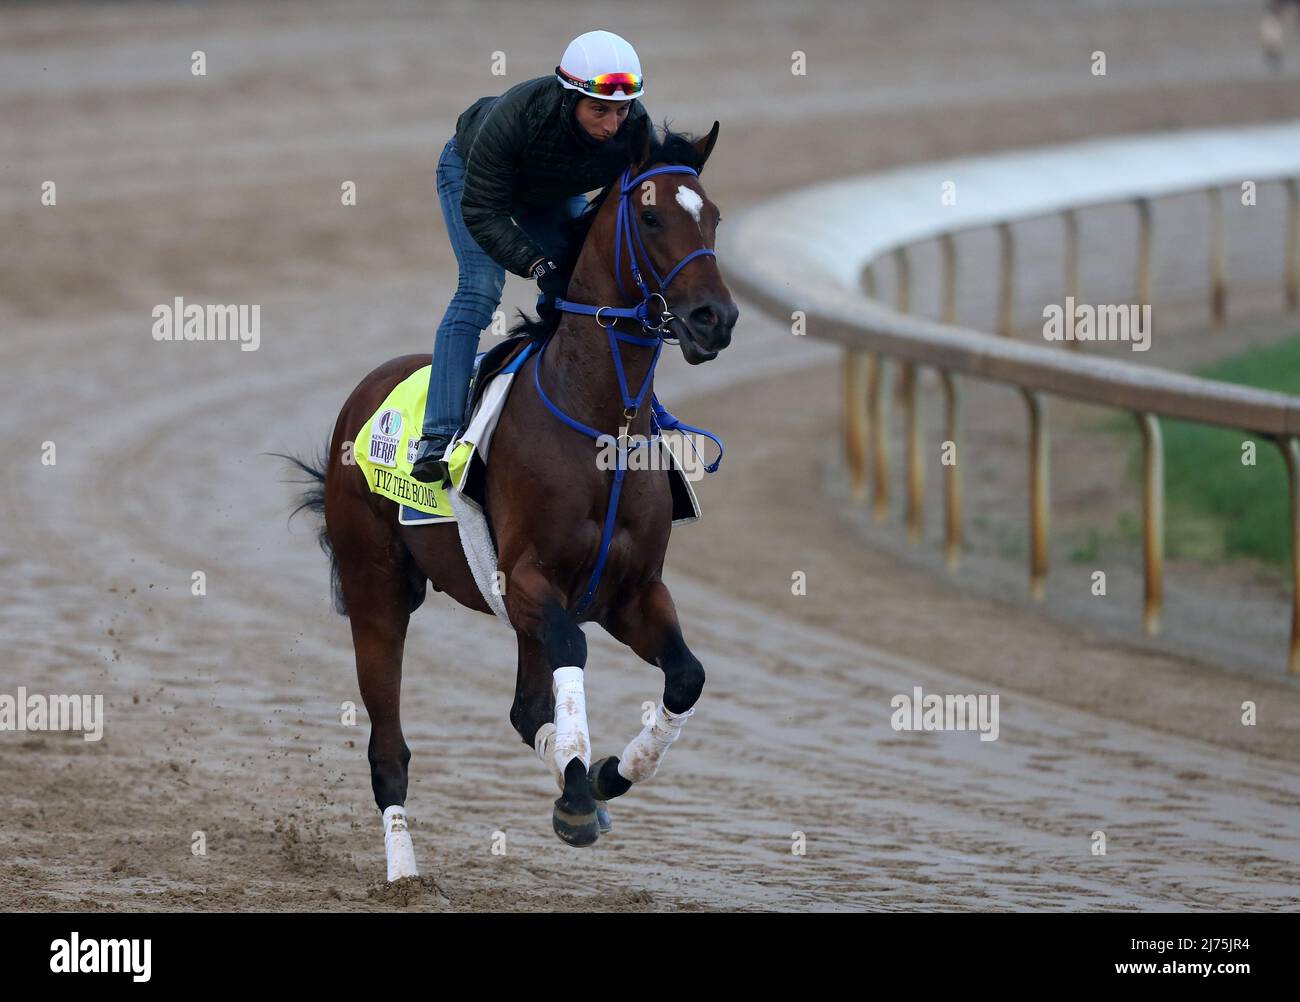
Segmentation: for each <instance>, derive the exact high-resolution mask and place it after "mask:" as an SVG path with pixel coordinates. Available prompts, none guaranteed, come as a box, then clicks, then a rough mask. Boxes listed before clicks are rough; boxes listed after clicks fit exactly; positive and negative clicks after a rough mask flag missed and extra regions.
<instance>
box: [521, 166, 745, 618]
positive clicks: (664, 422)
mask: <svg viewBox="0 0 1300 1002" xmlns="http://www.w3.org/2000/svg"><path fill="white" fill-rule="evenodd" d="M631 173H632V168H631V167H628V168H627V169H626V170H625V171H624V172H623V177H622V179H621V181H620V190H621V195H620V198H619V205H618V218H617V222H616V224H615V230H614V277H615V280H616V281H617V282H618V288H619V291H620V292H621V293H623V295H624V296H626V295H627V290H626V289H625V288H624V286H623V275H622V261H623V259H622V250H623V244H624V242H626V243H627V250H628V262H629V264H630V266H631V269H632V277H633V279H635V280H636V284H637V287H638V288H639V289H640V290H641V295H642V297H643V298H642V300H641V302H640V303H638V304H637V305H636V306H628V307H614V306H589V305H587V304H586V303H575V302H572V301H570V300H567V299H560V298H558V297H557V298H556V300H555V305H556V308H557V309H559V310H562V311H563V312H565V313H580V314H583V315H585V316H591V317H595V318H596V323H597V324H599V325H600V326H601V327H602V328H604V330H605V334H606V336H607V337H608V339H609V350H610V354H611V355H612V356H613V357H614V371H615V373H617V375H618V387H619V392H620V394H621V395H622V398H623V416H624V417H625V418H626V419H627V420H628V421H631V420H632V419H633V418H635V417H636V415H637V412H638V410H639V409H640V407H641V404H642V403H643V402H644V400H645V396H646V392H647V391H648V390H649V389H650V383H651V382H652V381H653V379H654V371H655V366H656V365H657V364H658V363H659V355H660V353H661V352H662V351H663V346H664V336H663V331H664V330H665V329H667V326H668V323H669V321H671V320H673V319H676V318H675V317H673V315H672V313H670V312H669V310H668V300H667V299H665V298H664V295H663V293H664V291H665V290H666V289H667V288H668V283H669V282H671V281H672V280H673V279H674V278H675V277H677V273H678V272H679V271H681V270H682V268H684V267H685V266H686V265H687V264H689V263H690V262H691V261H694V260H695V259H696V258H697V257H701V256H703V255H709V256H712V257H716V256H717V255H716V254H715V253H714V251H713V250H712V249H710V248H708V247H700V248H699V249H697V250H694V251H692V252H691V253H690V254H687V255H686V257H684V258H682V259H681V260H680V261H678V262H677V264H676V265H675V266H674V267H673V269H672V270H671V271H670V272H668V276H667V277H666V278H661V277H660V276H659V272H658V270H657V269H656V268H655V266H654V261H652V260H651V258H650V255H649V254H648V253H647V252H646V249H645V244H644V243H643V242H642V240H641V230H640V228H639V227H638V226H637V222H636V216H635V215H634V214H633V213H632V210H631V206H630V202H631V198H630V196H631V193H632V192H633V191H634V190H635V189H636V187H637V186H638V185H640V184H641V182H643V181H645V180H646V179H647V178H650V177H654V176H655V175H656V174H690V175H692V176H694V177H698V176H699V175H698V172H697V171H695V170H694V169H693V168H691V167H687V166H685V165H682V164H673V165H668V166H664V167H655V168H654V169H652V170H648V171H645V172H644V173H642V174H639V175H637V176H636V177H634V178H630V179H629V175H630V174H631ZM638 252H639V253H640V257H641V258H642V259H644V261H645V264H646V267H647V268H649V270H650V274H651V275H652V276H654V280H655V282H656V283H658V286H659V288H658V290H657V291H654V292H651V291H650V289H649V288H648V287H647V286H646V283H645V281H644V280H643V279H642V277H641V269H640V267H639V264H638ZM656 298H657V299H658V300H659V303H660V309H659V317H658V319H657V320H656V321H652V320H651V319H650V303H651V301H652V300H653V299H656ZM602 315H604V316H609V317H612V318H614V319H612V320H610V322H609V323H602V322H601V317H602ZM618 319H628V320H636V321H637V322H638V323H640V324H641V327H642V329H643V330H646V331H654V332H656V333H655V336H653V337H638V336H636V335H634V334H625V333H623V332H622V331H618V330H615V329H614V324H615V323H616V322H617V320H618ZM552 336H554V335H552ZM619 342H625V343H627V344H634V345H637V346H639V347H643V348H649V347H652V346H653V347H654V357H653V358H651V359H650V368H649V369H648V370H647V371H646V375H645V379H643V380H642V381H641V387H640V389H638V390H637V392H636V394H635V396H634V395H633V394H632V392H631V390H630V389H629V387H628V385H627V374H626V373H625V371H624V369H623V355H622V352H621V350H620V348H619ZM550 343H551V342H550V338H549V337H548V338H547V339H546V342H545V343H544V344H543V345H542V347H541V350H540V351H538V352H537V355H536V356H535V358H534V360H533V386H534V387H535V388H536V390H537V396H538V397H539V398H540V399H541V401H542V403H544V404H545V405H546V406H547V408H549V410H550V412H551V413H552V414H554V415H555V416H556V417H557V418H559V419H560V421H562V422H563V423H564V424H566V425H568V426H569V427H570V428H572V429H574V430H575V431H580V432H582V433H583V434H584V435H586V436H587V437H588V438H592V439H595V440H596V441H597V442H598V443H599V442H600V440H601V439H602V438H608V437H610V436H608V435H606V434H604V433H602V432H600V431H597V430H596V429H595V428H593V427H591V426H590V425H588V424H584V423H583V422H581V421H578V420H577V419H576V418H572V417H570V416H569V415H568V414H565V413H564V411H562V410H560V408H558V407H556V406H555V404H554V403H553V402H552V401H551V398H550V397H548V396H547V395H546V391H545V390H543V389H542V380H541V375H540V373H541V368H542V355H543V353H545V351H546V347H547V345H549V344H550ZM676 430H683V431H689V432H694V433H696V434H699V435H703V436H705V437H706V438H709V439H712V441H713V442H714V443H715V444H716V445H717V447H718V458H717V459H715V460H714V461H713V462H712V463H709V464H708V465H706V466H705V467H704V470H705V472H706V473H713V472H715V471H716V470H717V468H718V465H719V464H720V463H721V462H722V453H723V445H722V440H721V439H720V438H718V436H716V435H714V434H713V433H712V432H711V431H708V430H706V429H704V428H697V427H695V426H694V425H689V424H686V423H685V422H683V421H681V420H679V419H678V418H676V417H674V416H673V415H672V414H669V413H668V411H667V410H666V409H665V408H664V407H663V405H662V404H660V403H659V399H658V398H657V397H656V396H655V395H654V394H653V393H651V394H650V437H649V438H648V439H646V440H645V441H643V442H634V443H633V444H632V447H633V448H643V447H648V446H651V445H657V444H659V442H660V441H661V438H662V436H661V435H660V432H663V431H676ZM616 441H617V444H618V463H617V466H616V467H615V470H614V483H613V485H612V487H611V488H610V495H609V505H608V507H607V509H606V511H605V524H604V527H603V528H602V530H601V535H600V551H599V552H598V553H597V555H596V566H595V567H594V568H593V569H592V572H591V580H590V581H589V582H588V583H587V589H586V591H585V592H583V595H582V598H581V599H579V601H578V604H577V605H576V606H575V607H574V609H573V613H574V615H575V616H576V615H580V614H581V613H582V612H583V611H584V610H585V609H586V608H587V606H588V605H589V604H590V603H591V600H592V598H593V597H594V596H595V594H596V588H597V586H598V585H599V584H600V577H601V574H602V573H603V572H604V570H605V561H606V558H607V557H608V556H609V544H610V541H611V540H612V539H613V537H614V519H615V516H616V515H617V513H618V502H619V498H620V497H621V495H622V493H623V475H624V473H625V472H626V470H627V449H628V446H627V444H626V443H627V441H628V439H627V438H625V437H624V436H619V437H618V438H617V439H616ZM686 441H687V443H688V444H689V445H690V446H691V449H692V450H693V451H694V452H695V455H696V457H697V458H701V457H700V454H699V450H698V449H696V448H695V443H694V442H692V441H691V440H690V439H689V438H688V439H686Z"/></svg>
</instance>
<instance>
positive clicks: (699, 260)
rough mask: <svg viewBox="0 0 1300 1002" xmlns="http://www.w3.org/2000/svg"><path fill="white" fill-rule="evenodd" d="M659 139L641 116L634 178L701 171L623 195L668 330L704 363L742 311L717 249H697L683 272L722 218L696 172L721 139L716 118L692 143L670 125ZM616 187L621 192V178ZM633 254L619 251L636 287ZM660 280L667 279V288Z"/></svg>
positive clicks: (626, 280)
mask: <svg viewBox="0 0 1300 1002" xmlns="http://www.w3.org/2000/svg"><path fill="white" fill-rule="evenodd" d="M653 139H654V132H653V128H652V127H651V126H650V124H649V121H648V120H643V125H642V128H641V131H640V132H639V133H637V134H634V135H633V136H632V137H631V149H632V151H633V166H632V170H631V174H630V175H629V177H631V178H636V177H638V176H640V175H641V174H644V173H645V172H646V171H649V170H653V169H654V168H656V167H661V166H667V165H681V166H685V167H690V168H692V169H693V170H694V172H695V173H694V174H692V173H660V174H655V175H653V176H652V177H648V178H645V179H644V180H642V181H641V182H640V183H638V184H636V185H635V186H634V187H633V188H632V190H630V191H629V192H628V193H627V194H626V195H624V196H623V197H624V199H626V201H627V212H628V218H629V220H630V221H631V222H632V223H633V224H634V225H633V227H632V235H633V241H632V243H633V245H634V246H635V247H636V256H637V260H638V262H639V265H640V269H641V277H642V279H643V281H644V282H645V283H646V286H647V287H648V288H649V290H650V292H652V293H653V292H659V293H660V294H661V295H662V296H663V297H664V300H665V301H666V302H667V303H668V309H669V312H670V313H671V314H672V316H673V319H672V320H671V321H670V322H669V324H668V328H667V329H668V330H670V331H671V332H672V335H673V336H674V337H676V338H678V340H679V341H680V343H681V349H682V355H683V356H684V357H685V358H686V361H687V362H689V363H691V364H692V365H698V364H699V363H701V362H707V361H709V360H710V359H712V358H714V357H716V356H717V354H718V352H720V351H721V350H722V349H723V348H725V347H727V345H728V344H730V343H731V329H732V327H734V326H735V324H736V318H737V316H739V314H740V310H739V309H738V308H737V307H736V303H735V301H734V300H733V299H732V298H731V291H730V290H729V289H728V288H727V283H726V282H724V281H723V280H722V273H721V272H720V271H719V270H718V262H717V258H716V257H714V255H713V254H712V253H708V254H699V255H697V256H695V257H693V258H691V260H690V261H688V262H687V263H686V264H685V265H683V266H682V267H681V269H680V270H677V267H678V265H679V264H681V262H683V261H685V260H686V259H687V258H688V257H691V255H692V254H693V253H694V252H695V251H698V250H701V249H702V248H707V249H708V250H709V251H712V249H713V244H714V237H715V234H716V231H717V226H718V222H719V220H720V219H721V218H722V217H721V214H720V213H719V212H718V207H717V206H716V205H714V204H713V202H711V201H710V200H709V196H708V195H707V194H706V193H705V191H704V186H703V185H702V184H700V179H699V177H698V176H697V175H698V174H699V173H700V172H702V171H703V169H704V163H705V161H706V160H708V159H709V154H710V153H712V152H713V146H714V144H715V143H716V142H717V141H718V123H717V122H714V123H713V128H712V129H711V130H710V132H709V134H708V135H707V136H705V137H704V138H703V139H699V140H696V141H694V142H692V141H691V140H690V139H688V138H687V137H686V136H683V135H680V134H678V133H674V132H668V131H667V130H665V138H664V141H663V142H662V143H654V142H653ZM612 193H613V194H615V195H617V194H618V185H617V184H616V185H615V187H614V190H613V192H612ZM613 200H615V201H616V200H617V199H613ZM627 258H628V255H627V254H626V253H624V254H623V255H622V256H621V260H620V262H619V269H620V272H619V276H618V277H619V282H620V285H621V286H623V287H624V288H627V289H630V290H633V291H635V290H637V285H636V282H635V277H634V275H633V273H632V270H631V267H632V262H630V261H628V260H627ZM611 263H612V262H611ZM661 280H662V281H663V282H664V283H666V284H665V285H663V286H661V284H660V281H661ZM637 298H639V297H637ZM656 305H658V301H657V300H656Z"/></svg>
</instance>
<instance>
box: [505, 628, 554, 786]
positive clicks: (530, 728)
mask: <svg viewBox="0 0 1300 1002" xmlns="http://www.w3.org/2000/svg"><path fill="white" fill-rule="evenodd" d="M517 636H518V640H519V670H518V672H517V673H516V675H515V701H514V703H513V704H512V705H511V707H510V723H511V725H512V726H513V727H514V729H515V730H516V731H518V732H519V736H520V737H521V738H523V741H524V744H526V745H528V746H529V747H530V748H532V749H534V750H535V751H536V752H537V757H538V758H540V759H541V760H542V762H543V764H545V765H546V766H547V768H549V769H550V770H551V774H552V775H553V776H554V777H555V784H556V786H558V787H559V788H560V789H561V790H563V789H564V771H563V770H562V769H561V768H560V766H559V764H558V763H557V762H556V760H555V679H554V676H553V675H552V672H551V668H550V666H549V665H548V664H547V662H546V653H545V650H544V649H543V647H542V642H541V641H540V640H537V639H536V638H534V637H530V636H528V635H527V634H525V633H519V634H518V635H517Z"/></svg>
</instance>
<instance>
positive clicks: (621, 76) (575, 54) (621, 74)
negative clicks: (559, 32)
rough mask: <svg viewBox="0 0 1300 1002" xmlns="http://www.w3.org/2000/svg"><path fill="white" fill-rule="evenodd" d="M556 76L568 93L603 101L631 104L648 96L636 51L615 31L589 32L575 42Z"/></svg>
mask: <svg viewBox="0 0 1300 1002" xmlns="http://www.w3.org/2000/svg"><path fill="white" fill-rule="evenodd" d="M555 76H556V78H557V79H558V80H559V81H560V84H561V86H563V87H565V88H567V89H568V90H576V91H578V92H579V93H582V94H585V95H586V96H587V97H594V98H599V99H600V100H602V101H631V100H632V99H633V98H638V97H640V96H641V95H642V94H644V93H645V81H644V79H643V78H642V76H641V60H640V59H638V58H637V54H636V49H634V48H632V46H631V44H630V43H629V42H628V41H627V39H625V38H623V37H621V36H619V35H615V34H614V33H613V32H612V31H588V32H584V33H583V34H581V35H579V36H578V37H577V38H575V39H574V40H573V41H572V42H570V43H569V47H568V48H567V49H565V50H564V58H563V59H561V60H560V65H559V66H557V67H555Z"/></svg>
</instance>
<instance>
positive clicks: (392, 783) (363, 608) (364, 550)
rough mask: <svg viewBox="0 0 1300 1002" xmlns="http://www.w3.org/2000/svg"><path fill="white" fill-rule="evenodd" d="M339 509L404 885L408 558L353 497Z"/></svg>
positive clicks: (366, 696)
mask: <svg viewBox="0 0 1300 1002" xmlns="http://www.w3.org/2000/svg"><path fill="white" fill-rule="evenodd" d="M340 504H341V506H342V507H343V509H344V510H343V511H342V512H340V511H338V510H337V509H327V518H328V519H329V522H330V523H331V524H332V527H335V526H339V525H341V524H342V522H343V521H344V520H346V525H347V529H346V531H343V532H331V537H332V538H333V540H334V552H335V555H336V557H337V559H338V567H339V577H340V581H341V583H342V586H343V595H344V598H345V600H346V602H347V610H348V618H349V619H350V620H351V623H352V646H353V649H354V651H355V653H356V661H357V682H358V684H359V686H360V689H361V699H362V701H363V702H364V703H365V705H366V712H367V713H368V714H369V716H370V745H369V757H370V784H371V786H372V787H373V788H374V791H375V803H376V804H377V805H378V807H379V809H380V810H381V811H382V812H383V818H384V850H385V855H386V856H387V858H388V879H389V880H398V879H400V878H402V877H414V876H416V875H417V870H416V866H415V851H414V848H413V846H412V845H411V836H410V833H409V832H408V831H407V823H406V810H405V806H404V805H405V804H406V778H407V764H408V763H409V762H410V760H411V751H410V749H409V748H408V747H407V746H406V740H405V739H404V738H403V737H402V721H401V716H400V712H399V711H400V705H401V698H400V697H401V685H402V651H403V649H404V647H405V645H406V627H407V624H408V623H409V622H410V617H411V612H410V610H411V604H412V595H411V585H410V581H409V578H408V576H407V570H406V561H407V560H408V559H409V558H408V555H407V553H406V550H405V547H404V546H403V545H402V543H401V541H400V540H399V539H398V538H397V535H396V533H395V532H394V531H393V529H392V528H391V527H390V526H388V525H385V524H384V523H383V521H382V520H381V519H379V518H378V517H377V516H376V515H375V514H374V512H373V511H371V509H370V507H369V505H367V504H366V503H365V502H364V501H363V500H361V499H359V498H355V497H348V498H344V499H341V502H340ZM340 515H341V516H342V517H341V518H340ZM331 516H332V517H331Z"/></svg>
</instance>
